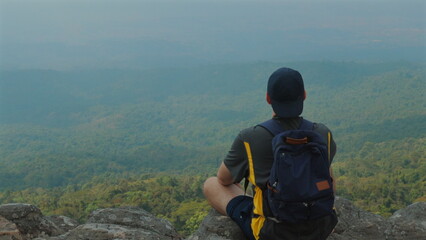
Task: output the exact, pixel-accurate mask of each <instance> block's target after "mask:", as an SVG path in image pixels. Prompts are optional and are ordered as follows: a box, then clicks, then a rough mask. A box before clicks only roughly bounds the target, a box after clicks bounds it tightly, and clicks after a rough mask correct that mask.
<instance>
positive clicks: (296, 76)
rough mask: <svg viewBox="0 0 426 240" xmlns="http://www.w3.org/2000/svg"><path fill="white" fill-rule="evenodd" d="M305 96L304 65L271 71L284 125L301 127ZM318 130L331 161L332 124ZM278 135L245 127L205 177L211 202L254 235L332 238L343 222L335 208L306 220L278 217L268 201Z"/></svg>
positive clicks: (273, 98)
mask: <svg viewBox="0 0 426 240" xmlns="http://www.w3.org/2000/svg"><path fill="white" fill-rule="evenodd" d="M305 98H306V92H305V88H304V83H303V79H302V76H301V75H300V73H299V72H298V71H296V70H293V69H290V68H280V69H278V70H276V71H275V72H274V73H273V74H272V75H271V76H270V78H269V81H268V87H267V94H266V101H267V102H268V103H269V104H270V105H271V106H272V109H273V119H274V120H275V121H277V122H278V123H279V124H280V125H281V127H282V128H283V129H285V130H291V129H298V128H299V126H300V124H301V122H302V119H303V118H302V117H300V115H301V113H302V111H303V102H304V100H305ZM314 131H316V132H318V133H320V134H321V136H323V137H324V140H325V141H326V142H327V145H328V146H327V147H328V149H329V161H330V162H329V164H331V161H332V159H333V157H334V155H335V153H336V144H335V143H334V140H333V139H332V136H331V133H330V130H329V129H328V128H327V127H326V126H325V125H323V124H320V123H315V124H314ZM273 137H274V136H273V135H272V134H271V133H270V132H269V131H268V130H266V129H265V128H264V127H262V126H259V125H257V126H253V127H250V128H247V129H244V130H242V131H241V132H240V133H239V135H238V136H237V137H236V139H235V140H234V143H233V144H232V147H231V149H230V151H229V152H228V154H227V156H226V158H225V160H224V161H223V163H222V164H221V166H220V167H219V170H218V173H217V177H211V178H209V179H207V180H206V182H205V183H204V194H205V196H206V198H207V200H208V202H209V203H210V205H211V206H212V207H213V208H215V209H216V210H217V211H218V212H220V213H221V214H223V215H228V216H229V217H231V219H233V220H234V221H235V222H236V223H237V224H238V226H239V227H240V228H241V229H242V230H243V232H244V234H245V235H246V236H247V238H248V239H250V240H259V239H260V240H275V239H291V240H293V239H315V240H317V239H326V238H327V237H328V235H329V234H330V233H331V232H332V230H333V228H334V227H335V225H336V224H337V217H336V215H335V212H333V214H331V215H329V216H326V217H322V218H320V219H316V220H312V221H307V222H304V223H302V224H297V223H289V222H280V221H276V220H274V219H273V218H272V213H271V210H270V208H269V207H268V204H267V202H266V201H265V195H266V194H265V191H266V189H267V181H268V177H269V175H270V170H271V167H272V163H273V160H274V159H273V153H272V144H271V141H272V138H273ZM327 138H328V141H327V140H326V139H327ZM330 174H331V175H332V171H331V168H330ZM244 178H246V179H248V180H249V182H250V183H251V184H252V185H253V186H254V197H251V196H247V195H246V194H245V190H243V189H242V187H241V186H240V185H239V182H241V181H242V180H243V179H244Z"/></svg>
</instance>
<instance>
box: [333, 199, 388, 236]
mask: <svg viewBox="0 0 426 240" xmlns="http://www.w3.org/2000/svg"><path fill="white" fill-rule="evenodd" d="M335 207H336V212H337V216H338V218H339V222H338V223H337V225H336V228H335V229H334V233H332V234H331V236H330V237H329V239H333V240H346V239H347V240H357V239H359V240H361V239H385V238H386V237H385V233H384V232H385V230H386V229H387V223H386V219H385V218H384V217H381V216H379V215H376V214H373V213H370V212H366V211H364V210H361V209H359V208H357V207H355V205H353V204H352V202H351V201H349V200H347V199H344V198H340V197H336V201H335Z"/></svg>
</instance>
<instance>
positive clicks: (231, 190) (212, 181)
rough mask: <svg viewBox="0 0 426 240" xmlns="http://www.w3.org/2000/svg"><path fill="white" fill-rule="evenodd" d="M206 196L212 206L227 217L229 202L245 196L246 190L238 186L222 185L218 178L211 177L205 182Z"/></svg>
mask: <svg viewBox="0 0 426 240" xmlns="http://www.w3.org/2000/svg"><path fill="white" fill-rule="evenodd" d="M203 190H204V196H206V198H207V201H208V202H209V203H210V205H211V206H212V207H213V208H214V209H216V210H217V211H218V212H220V213H221V214H222V215H225V216H226V206H228V203H229V201H231V200H232V199H233V198H234V197H236V196H239V195H244V190H243V189H242V188H241V187H240V186H239V185H237V184H230V185H222V184H220V183H219V181H218V178H217V177H210V178H208V179H207V180H206V181H205V182H204V189H203Z"/></svg>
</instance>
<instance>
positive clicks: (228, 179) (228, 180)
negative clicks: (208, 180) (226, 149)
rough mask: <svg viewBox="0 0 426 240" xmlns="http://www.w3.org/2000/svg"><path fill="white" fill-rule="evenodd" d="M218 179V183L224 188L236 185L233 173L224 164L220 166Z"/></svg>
mask: <svg viewBox="0 0 426 240" xmlns="http://www.w3.org/2000/svg"><path fill="white" fill-rule="evenodd" d="M217 179H218V182H219V183H220V184H222V185H223V186H229V185H231V184H233V183H234V182H233V178H232V175H231V172H230V171H229V169H228V168H227V167H226V165H225V164H224V163H223V162H222V164H221V165H220V167H219V170H218V171H217Z"/></svg>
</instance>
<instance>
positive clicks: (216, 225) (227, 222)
mask: <svg viewBox="0 0 426 240" xmlns="http://www.w3.org/2000/svg"><path fill="white" fill-rule="evenodd" d="M241 239H245V238H244V234H243V232H242V231H241V230H240V228H239V227H238V226H237V224H235V222H234V221H232V220H231V219H230V218H229V217H226V216H223V215H221V214H220V213H218V212H217V211H216V210H213V209H212V210H211V211H210V212H209V214H208V215H207V216H206V217H205V218H204V220H203V222H202V223H201V225H200V227H199V228H198V230H197V231H196V232H195V233H194V234H192V235H191V236H190V237H189V238H188V239H187V240H241Z"/></svg>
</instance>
